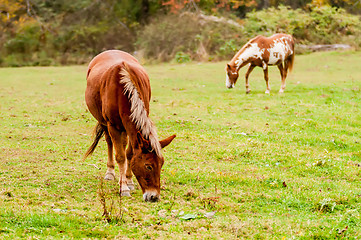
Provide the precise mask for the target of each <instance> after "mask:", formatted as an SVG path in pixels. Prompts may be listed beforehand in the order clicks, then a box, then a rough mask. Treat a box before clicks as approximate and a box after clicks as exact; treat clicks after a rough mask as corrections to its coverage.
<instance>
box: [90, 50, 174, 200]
mask: <svg viewBox="0 0 361 240" xmlns="http://www.w3.org/2000/svg"><path fill="white" fill-rule="evenodd" d="M150 97H151V89H150V83H149V77H148V75H147V73H146V71H145V69H144V68H143V67H142V66H141V65H140V64H139V63H138V61H137V60H136V59H135V58H134V57H133V56H131V55H130V54H128V53H126V52H122V51H118V50H109V51H105V52H103V53H100V54H99V55H97V56H96V57H94V58H93V60H92V61H91V62H90V64H89V66H88V74H87V88H86V91H85V101H86V104H87V106H88V108H89V111H90V112H91V114H92V115H93V116H94V118H95V119H96V120H97V121H98V123H97V125H96V128H95V137H94V141H93V144H92V145H91V146H90V147H89V149H88V151H87V152H86V154H85V156H84V159H85V158H86V157H88V156H89V155H90V154H92V153H93V151H94V150H95V147H96V146H97V144H98V142H99V140H100V139H101V138H102V136H103V135H105V140H106V142H107V145H108V163H107V167H108V170H107V172H106V174H105V179H107V180H114V178H115V171H114V165H115V162H114V159H113V149H114V151H115V160H116V162H117V163H118V166H119V171H120V177H119V185H120V192H121V194H122V196H130V190H133V189H134V184H133V181H132V173H134V175H135V177H136V178H137V180H138V182H139V185H140V187H141V188H142V191H143V199H144V200H145V201H157V200H159V196H160V172H161V168H162V166H163V163H164V158H163V156H162V152H161V149H162V148H164V147H166V146H167V145H168V144H170V143H171V142H172V140H173V139H174V138H175V135H173V136H170V137H168V138H166V139H164V140H162V141H158V136H157V131H156V128H155V126H154V124H153V122H152V121H151V120H150V118H149V101H150ZM127 145H128V147H127V148H126V146H127Z"/></svg>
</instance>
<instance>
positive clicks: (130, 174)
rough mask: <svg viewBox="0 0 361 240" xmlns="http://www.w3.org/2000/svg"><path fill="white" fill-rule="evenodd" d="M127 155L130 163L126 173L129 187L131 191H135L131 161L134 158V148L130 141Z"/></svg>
mask: <svg viewBox="0 0 361 240" xmlns="http://www.w3.org/2000/svg"><path fill="white" fill-rule="evenodd" d="M126 155H127V162H128V167H127V172H126V178H127V185H128V188H129V189H130V190H134V182H133V180H132V176H133V173H132V168H131V167H130V160H132V157H133V148H132V146H131V145H130V141H128V147H127V150H126Z"/></svg>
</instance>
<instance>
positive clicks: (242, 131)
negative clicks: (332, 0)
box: [0, 52, 361, 239]
mask: <svg viewBox="0 0 361 240" xmlns="http://www.w3.org/2000/svg"><path fill="white" fill-rule="evenodd" d="M360 62H361V53H360V52H342V53H339V52H327V53H314V54H310V55H302V56H296V59H295V68H294V71H293V73H292V74H291V75H289V77H288V79H287V87H286V91H285V93H284V94H278V90H279V87H280V76H279V73H278V69H277V68H276V67H271V68H270V69H269V70H270V83H271V89H272V90H271V94H269V95H266V94H264V91H265V83H264V80H263V73H262V70H261V69H260V68H258V69H255V71H254V72H253V73H252V74H251V76H250V84H251V89H252V92H251V93H250V94H248V95H246V94H245V87H244V73H245V71H246V69H242V70H241V72H240V80H239V81H238V83H237V85H236V88H235V89H232V90H228V89H226V87H225V72H224V66H225V62H220V63H189V64H185V65H172V64H160V65H148V66H145V67H146V69H147V71H148V72H149V75H150V78H151V85H152V103H151V107H150V108H151V118H152V120H153V121H154V122H155V124H156V126H157V129H158V134H159V135H160V137H161V138H163V137H167V136H169V135H171V134H174V133H176V134H177V138H176V139H175V140H174V141H173V143H172V144H171V145H170V146H168V147H167V149H166V150H165V153H164V155H165V165H164V167H163V171H162V176H161V183H162V191H161V198H162V199H161V201H160V202H157V203H146V202H143V200H142V193H141V190H140V188H139V186H137V188H136V190H135V191H134V192H132V197H129V198H122V199H118V198H117V195H116V194H115V193H114V191H115V192H116V189H117V188H118V187H117V184H116V183H115V182H103V181H102V180H101V179H102V177H103V175H104V174H105V171H106V158H107V156H106V144H105V141H104V140H102V141H101V143H100V144H99V146H98V148H97V149H96V151H95V153H94V154H93V155H92V156H91V157H89V158H88V159H86V160H85V161H82V160H81V159H82V156H83V154H84V152H85V151H86V149H87V148H88V147H89V145H90V143H91V133H92V129H93V127H94V126H95V120H94V119H93V118H92V116H91V114H90V113H89V112H88V111H87V110H86V106H85V102H84V90H85V85H86V81H85V72H86V66H72V67H38V68H37V67H32V68H3V69H0V111H1V114H0V118H1V128H0V166H1V171H0V238H1V239H23V238H26V239H62V238H64V239H76V238H81V239H105V238H106V239H114V238H116V239H132V238H134V239H165V238H172V239H335V238H349V239H353V238H355V239H356V238H357V239H360V238H361V217H360V214H361V182H360V178H361V151H360V150H361V110H360V107H361V71H360ZM101 186H102V187H101ZM100 193H101V194H100ZM100 196H103V197H104V198H105V199H106V200H107V204H108V205H107V206H108V207H107V208H108V210H109V211H112V215H111V216H110V220H111V221H106V220H105V219H104V217H102V214H103V205H102V204H101V201H100V199H101V198H100ZM112 203H113V205H112V206H113V209H110V206H111V204H112ZM213 214H214V215H213ZM211 215H213V216H211Z"/></svg>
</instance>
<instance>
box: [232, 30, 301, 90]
mask: <svg viewBox="0 0 361 240" xmlns="http://www.w3.org/2000/svg"><path fill="white" fill-rule="evenodd" d="M294 45H295V44H294V40H293V37H292V36H291V35H288V34H281V33H280V34H275V35H273V36H271V37H264V36H257V37H255V38H253V39H251V40H250V41H249V42H247V43H246V44H245V45H244V46H243V47H242V48H241V50H239V51H238V52H237V53H236V55H234V57H233V58H232V60H231V61H230V62H229V63H228V64H227V66H226V72H227V76H226V86H227V88H233V87H234V85H235V84H236V82H237V78H238V72H239V69H240V68H241V67H243V66H245V65H247V64H249V68H248V70H247V73H246V93H249V92H250V91H251V89H250V87H249V84H248V77H249V74H250V73H251V72H252V70H253V69H254V68H255V67H256V66H258V67H262V68H263V73H264V80H265V81H266V86H267V89H266V92H265V93H269V92H270V90H271V89H270V86H269V84H268V65H277V67H278V69H279V70H280V73H281V80H282V84H281V89H280V91H279V92H280V93H283V92H284V90H285V88H286V77H287V71H288V69H289V70H290V71H292V68H293V62H294V56H295V54H294Z"/></svg>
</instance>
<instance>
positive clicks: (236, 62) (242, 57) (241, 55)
mask: <svg viewBox="0 0 361 240" xmlns="http://www.w3.org/2000/svg"><path fill="white" fill-rule="evenodd" d="M247 50H248V48H244V49H243V48H242V49H241V50H240V51H238V53H237V54H236V55H235V56H234V57H233V59H232V60H231V64H232V65H233V66H234V67H235V68H236V69H237V71H239V69H240V68H241V66H242V64H243V65H244V64H246V63H247V62H248V61H249V58H250V56H249V55H248V54H247Z"/></svg>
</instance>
